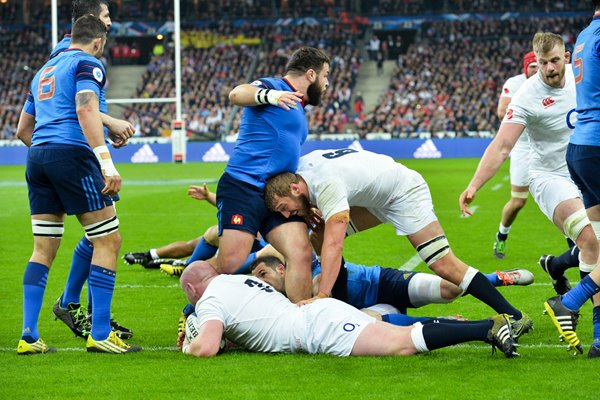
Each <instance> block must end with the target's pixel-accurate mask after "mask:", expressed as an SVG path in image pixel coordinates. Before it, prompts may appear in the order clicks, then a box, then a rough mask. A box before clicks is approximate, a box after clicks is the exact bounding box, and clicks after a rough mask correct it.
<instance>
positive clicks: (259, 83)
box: [250, 78, 275, 89]
mask: <svg viewBox="0 0 600 400" xmlns="http://www.w3.org/2000/svg"><path fill="white" fill-rule="evenodd" d="M250 84H251V85H252V86H256V87H257V88H260V89H275V86H273V84H272V83H271V82H269V81H268V80H267V79H265V78H260V79H257V80H255V81H254V82H252V83H250Z"/></svg>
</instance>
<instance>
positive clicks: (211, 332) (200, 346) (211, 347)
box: [183, 320, 223, 357]
mask: <svg viewBox="0 0 600 400" xmlns="http://www.w3.org/2000/svg"><path fill="white" fill-rule="evenodd" d="M222 336H223V323H222V322H221V321H217V320H211V321H206V322H205V323H204V324H202V325H201V326H200V328H199V330H198V335H197V336H196V337H195V338H194V339H193V340H192V341H191V342H190V341H189V339H188V337H189V335H186V338H185V340H184V342H183V352H184V353H185V354H189V355H192V356H196V357H213V356H216V355H217V353H218V352H219V348H220V345H221V337H222Z"/></svg>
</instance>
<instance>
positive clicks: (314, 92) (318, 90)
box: [306, 81, 324, 106]
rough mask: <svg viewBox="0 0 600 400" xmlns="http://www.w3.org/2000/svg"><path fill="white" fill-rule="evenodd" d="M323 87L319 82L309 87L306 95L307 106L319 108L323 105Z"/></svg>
mask: <svg viewBox="0 0 600 400" xmlns="http://www.w3.org/2000/svg"><path fill="white" fill-rule="evenodd" d="M323 92H324V90H323V87H322V86H321V84H320V83H319V81H314V82H313V83H311V84H310V85H308V89H306V95H307V97H308V99H307V100H306V103H307V104H310V105H311V106H318V105H319V104H321V97H323Z"/></svg>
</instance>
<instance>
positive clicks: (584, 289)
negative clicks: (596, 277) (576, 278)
mask: <svg viewBox="0 0 600 400" xmlns="http://www.w3.org/2000/svg"><path fill="white" fill-rule="evenodd" d="M598 292H600V287H599V286H598V285H596V282H594V281H593V280H592V278H590V276H589V275H588V276H586V277H585V278H583V279H582V280H581V281H580V282H579V283H578V284H577V286H575V287H574V288H572V289H571V290H569V291H568V292H567V293H566V294H564V295H563V297H562V303H563V305H564V306H565V307H567V308H568V309H570V310H573V311H577V310H579V309H580V308H581V306H582V305H583V304H584V303H585V302H586V301H587V300H588V299H589V298H591V297H592V296H593V295H595V294H596V293H598Z"/></svg>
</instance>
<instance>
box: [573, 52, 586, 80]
mask: <svg viewBox="0 0 600 400" xmlns="http://www.w3.org/2000/svg"><path fill="white" fill-rule="evenodd" d="M583 46H584V44H580V45H579V46H577V47H575V51H574V52H573V73H574V74H575V83H576V84H577V83H579V82H581V80H582V79H583V58H581V52H582V51H583Z"/></svg>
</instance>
